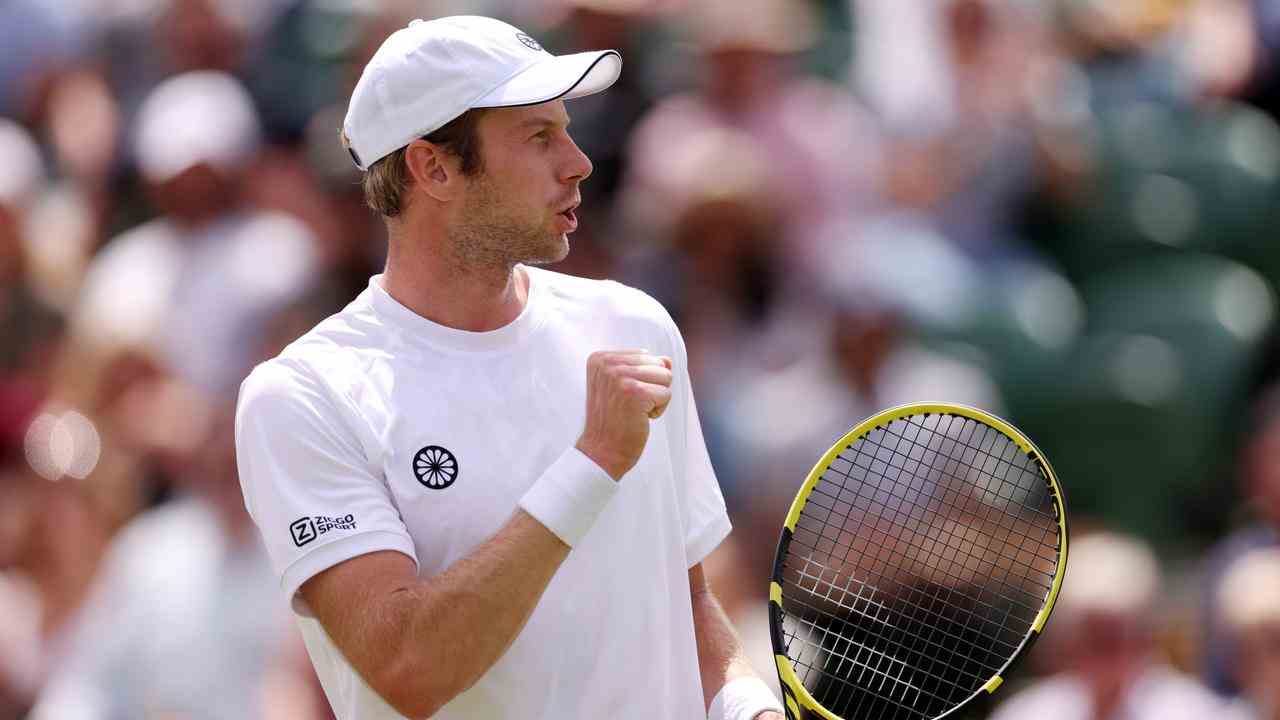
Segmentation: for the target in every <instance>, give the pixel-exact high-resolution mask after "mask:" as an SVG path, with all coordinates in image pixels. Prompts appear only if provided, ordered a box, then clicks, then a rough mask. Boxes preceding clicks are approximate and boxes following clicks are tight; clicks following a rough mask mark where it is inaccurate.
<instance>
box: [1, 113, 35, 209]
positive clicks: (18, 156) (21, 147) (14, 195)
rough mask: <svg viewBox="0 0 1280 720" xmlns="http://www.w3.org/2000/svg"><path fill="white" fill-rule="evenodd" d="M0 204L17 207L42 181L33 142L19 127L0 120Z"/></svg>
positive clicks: (10, 122) (11, 122)
mask: <svg viewBox="0 0 1280 720" xmlns="http://www.w3.org/2000/svg"><path fill="white" fill-rule="evenodd" d="M0 167H3V168H4V172H0V205H12V204H17V205H21V204H23V203H25V202H26V201H28V200H30V199H31V197H30V196H31V195H32V194H34V193H35V191H36V190H37V189H38V188H39V187H40V185H41V184H42V183H43V182H44V180H45V174H44V163H43V162H42V161H41V160H40V150H39V148H37V147H36V142H35V140H34V139H32V137H31V135H30V134H29V133H28V132H27V131H26V130H25V129H23V127H22V126H21V125H19V124H17V123H15V122H13V121H12V120H6V119H5V118H0Z"/></svg>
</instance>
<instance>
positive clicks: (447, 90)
mask: <svg viewBox="0 0 1280 720" xmlns="http://www.w3.org/2000/svg"><path fill="white" fill-rule="evenodd" d="M620 72H622V56H621V55H619V54H618V52H617V51H615V50H597V51H593V52H584V53H577V54H574V55H561V56H556V55H552V54H551V53H549V52H547V51H546V50H543V49H542V46H541V45H539V44H538V42H537V41H536V40H534V39H533V38H531V37H529V36H528V35H526V34H524V33H523V32H521V31H520V30H519V29H518V28H515V27H512V26H511V25H508V24H506V23H504V22H502V21H500V20H494V19H493V18H487V17H479V16H474V15H459V16H455V17H446V18H440V19H439V20H432V21H430V22H426V21H423V20H414V21H413V22H411V23H409V26H408V27H406V28H402V29H400V30H397V31H396V32H394V33H392V34H391V36H390V37H388V38H387V39H386V41H385V42H383V43H382V47H380V48H378V52H376V53H374V55H373V58H372V59H371V60H369V64H368V65H365V67H364V72H363V73H361V75H360V81H359V82H357V83H356V88H355V90H354V91H353V92H352V93H351V105H350V106H349V107H348V108H347V117H346V120H345V121H344V122H343V124H342V133H343V139H344V142H345V143H346V145H347V150H348V151H349V152H350V153H351V157H352V159H353V160H355V162H356V166H357V167H359V168H360V169H361V170H367V169H369V166H370V165H372V164H373V163H375V162H377V161H378V160H381V159H382V158H384V157H386V156H387V155H390V154H391V153H393V152H395V151H396V150H399V149H400V148H402V147H404V146H405V145H408V144H409V143H411V142H413V141H414V140H416V139H418V138H420V137H422V136H424V135H428V134H430V133H432V132H434V131H435V130H438V129H440V128H441V127H443V126H445V125H446V124H448V123H449V121H451V120H453V119H454V118H456V117H458V116H460V115H462V114H463V113H465V112H466V111H468V110H470V109H472V108H486V107H514V106H518V105H537V104H540V103H544V102H550V101H552V100H556V99H560V98H564V99H569V98H575V97H582V96H583V95H591V94H592V93H597V92H600V91H601V90H604V89H606V88H608V87H609V86H610V85H612V84H613V83H614V81H615V80H617V79H618V74H619V73H620Z"/></svg>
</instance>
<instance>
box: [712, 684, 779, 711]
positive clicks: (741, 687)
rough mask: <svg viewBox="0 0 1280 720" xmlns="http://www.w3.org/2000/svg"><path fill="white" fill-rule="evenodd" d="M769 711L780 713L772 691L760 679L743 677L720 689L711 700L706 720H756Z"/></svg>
mask: <svg viewBox="0 0 1280 720" xmlns="http://www.w3.org/2000/svg"><path fill="white" fill-rule="evenodd" d="M771 711H772V712H776V713H779V714H781V713H782V703H780V702H778V699H777V698H776V697H774V694H773V691H772V690H770V689H769V686H768V685H766V684H765V682H764V681H763V680H761V679H760V678H758V677H754V676H744V677H738V678H734V679H732V680H730V681H729V682H727V683H725V684H724V687H722V688H720V692H718V693H716V696H715V697H714V698H712V700H711V707H710V708H709V709H708V711H707V720H757V718H759V717H760V715H761V714H762V713H768V712H771ZM766 717H767V715H766Z"/></svg>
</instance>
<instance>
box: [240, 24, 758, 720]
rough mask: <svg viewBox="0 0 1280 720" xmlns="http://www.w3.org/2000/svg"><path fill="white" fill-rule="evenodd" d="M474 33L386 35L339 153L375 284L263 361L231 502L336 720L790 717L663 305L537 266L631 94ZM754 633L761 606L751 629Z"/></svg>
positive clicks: (499, 30)
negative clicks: (621, 97)
mask: <svg viewBox="0 0 1280 720" xmlns="http://www.w3.org/2000/svg"><path fill="white" fill-rule="evenodd" d="M620 70H621V59H620V57H619V55H618V54H617V53H616V52H614V51H611V50H605V51H599V52H589V53H581V54H576V55H567V56H559V57H557V56H553V55H551V54H549V53H547V52H546V51H544V50H543V49H542V48H541V47H540V46H539V44H538V43H537V41H535V40H534V39H533V38H531V37H529V36H528V35H526V34H524V33H522V32H520V31H519V30H518V29H516V28H514V27H512V26H510V25H507V24H505V23H502V22H499V21H496V20H492V19H488V18H482V17H451V18H444V19H440V20H434V21H431V22H422V21H414V22H413V23H411V24H410V25H409V26H408V27H407V28H404V29H402V30H399V31H397V32H395V33H393V34H392V35H391V36H390V37H389V38H388V39H387V40H386V41H385V42H384V44H383V45H382V47H381V48H380V49H379V50H378V51H377V53H376V54H375V55H374V56H373V58H372V60H370V61H369V64H368V65H367V66H366V67H365V69H364V73H363V75H362V76H361V78H360V80H359V82H358V83H357V85H356V87H355V90H354V92H353V94H352V98H351V104H350V107H349V110H348V113H347V117H346V120H345V122H344V124H343V139H344V142H345V143H346V144H347V146H348V149H349V150H350V152H351V155H352V158H353V159H354V160H355V162H356V164H357V165H358V166H359V167H360V168H361V169H362V170H364V171H365V173H366V174H365V189H366V195H367V196H368V197H369V199H370V204H371V205H373V206H374V207H375V208H376V209H377V210H379V211H380V212H381V213H382V214H383V215H384V216H386V224H387V228H388V233H389V237H390V248H389V253H388V259H387V264H386V269H385V272H384V273H383V274H381V275H378V276H376V277H374V278H372V279H371V281H370V283H369V287H368V289H367V290H365V291H364V292H362V293H361V294H360V296H359V297H357V298H356V299H355V301H354V302H352V303H351V304H350V305H349V306H347V307H346V308H345V309H344V310H342V311H341V312H339V313H338V314H336V315H334V316H332V317H330V318H329V319H327V320H325V321H324V322H322V323H320V325H318V326H317V327H316V328H315V329H313V330H312V331H310V332H309V333H307V334H306V335H304V336H303V337H302V338H300V339H299V340H298V341H296V342H294V343H293V344H292V345H290V346H289V347H288V348H286V349H285V350H284V351H283V352H282V353H281V354H280V356H279V357H277V358H275V359H273V360H271V361H268V362H266V363H264V364H262V365H260V366H259V367H257V368H256V369H255V370H254V371H253V373H252V374H251V375H250V376H249V377H248V379H246V380H245V381H244V384H243V386H242V388H241V392H240V400H239V407H238V411H237V418H236V421H237V423H236V440H237V450H238V458H239V467H240V477H241V484H242V486H243V490H244V496H245V502H246V505H247V506H248V509H249V512H250V513H251V514H252V516H253V518H254V520H255V521H256V523H257V524H258V526H259V528H260V530H261V532H262V534H263V536H264V537H265V539H266V545H267V548H268V550H269V552H270V554H271V557H272V560H273V562H274V565H275V569H276V572H277V573H278V574H279V576H280V582H281V585H282V587H283V589H284V591H285V593H286V594H287V595H288V596H289V598H290V599H291V601H292V603H293V607H294V608H295V610H296V612H297V616H298V622H299V625H300V627H301V630H302V634H303V637H304V639H305V641H306V645H307V648H308V651H309V652H310V655H311V659H312V662H313V663H314V664H315V667H316V671H317V673H318V674H319V677H320V680H321V682H322V683H323V685H324V688H325V692H326V693H327V695H328V698H329V701H330V702H331V703H332V705H333V707H334V710H335V711H336V713H337V716H338V717H339V718H341V719H342V720H357V719H358V720H383V719H384V718H401V717H410V718H425V717H435V718H441V719H442V720H461V719H463V718H465V719H466V720H498V719H500V718H501V719H507V718H522V719H524V718H546V719H548V720H549V719H551V718H556V719H557V720H571V719H575V718H577V719H581V720H587V719H588V718H591V719H592V720H595V719H598V718H609V719H611V720H626V719H635V720H641V719H643V720H651V719H652V718H663V719H664V720H686V719H689V718H701V717H705V716H708V715H709V716H710V717H712V718H716V719H717V720H719V719H721V718H723V719H725V720H751V719H753V718H767V719H769V720H780V718H781V715H780V710H781V708H780V705H779V704H778V702H777V700H776V699H775V698H774V697H773V695H772V694H771V693H770V692H769V690H768V689H767V687H766V686H765V685H764V683H763V682H762V681H761V680H760V679H759V678H758V677H757V676H756V675H755V673H754V672H753V671H752V669H751V668H750V666H749V665H748V664H747V662H746V661H745V660H744V658H743V654H742V650H741V648H740V645H739V641H738V639H737V637H736V635H735V632H734V630H733V628H732V627H731V626H730V624H729V622H728V620H727V618H726V616H725V615H724V613H723V611H722V610H721V608H720V606H719V604H718V602H717V601H716V599H715V596H714V595H713V594H712V592H711V589H710V588H709V587H708V585H707V581H706V579H705V577H704V575H703V571H702V568H701V561H702V560H703V558H705V557H706V556H707V554H708V553H710V552H711V551H712V549H714V548H715V547H716V546H717V545H718V544H719V543H720V542H721V540H723V539H724V538H725V536H726V535H727V534H728V533H729V529H730V525H729V519H728V517H727V515H726V513H725V506H724V501H723V499H722V497H721V494H720V490H719V487H718V485H717V483H716V478H715V476H714V474H713V472H712V468H711V465H710V462H709V461H708V458H707V452H706V448H705V446H704V443H703V439H702V431H701V429H700V427H699V424H698V416H697V412H696V410H695V406H694V399H693V393H692V391H691V389H690V386H689V377H688V372H687V369H686V355H685V348H684V344H683V341H682V340H681V337H680V334H679V332H678V330H677V329H676V326H675V324H674V323H673V322H672V320H671V318H670V317H669V316H668V315H667V313H666V312H665V311H664V310H663V308H662V307H661V306H660V305H659V304H658V303H657V302H655V301H654V300H652V299H651V298H649V297H648V296H646V295H645V294H643V293H641V292H639V291H637V290H633V289H631V288H628V287H625V286H622V285H619V284H617V283H613V282H599V281H591V280H583V279H579V278H574V277H569V276H565V275H561V274H557V273H554V272H550V271H548V270H545V269H540V268H537V267H535V266H536V265H538V264H542V263H549V262H554V261H557V260H560V259H562V258H563V257H565V255H566V253H567V252H568V240H567V234H568V233H571V232H572V231H573V230H574V229H575V227H576V225H577V219H576V218H575V216H574V209H575V207H576V206H577V204H578V202H579V193H578V187H579V184H580V183H581V182H582V181H584V180H586V178H587V176H588V175H590V174H591V162H590V161H589V160H588V159H587V157H586V156H585V155H583V153H582V152H581V151H580V150H579V149H578V147H577V146H576V145H575V144H574V142H573V140H571V139H570V137H569V134H568V132H567V127H568V125H569V116H568V114H567V113H566V109H565V104H564V101H565V100H567V99H570V98H574V97H578V96H582V95H587V94H590V93H595V92H599V91H602V90H604V89H605V88H607V87H609V86H610V85H611V84H612V83H613V82H614V81H615V80H616V79H617V77H618V74H619V72H620ZM762 611H763V610H762Z"/></svg>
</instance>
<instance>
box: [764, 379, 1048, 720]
mask: <svg viewBox="0 0 1280 720" xmlns="http://www.w3.org/2000/svg"><path fill="white" fill-rule="evenodd" d="M913 415H957V416H960V417H965V418H969V419H971V420H976V421H978V422H980V423H982V424H984V425H987V426H988V427H991V428H994V429H995V430H997V431H999V432H1000V433H1001V434H1002V435H1004V436H1005V437H1007V438H1009V439H1010V440H1012V441H1013V442H1014V443H1015V444H1016V445H1017V446H1018V447H1019V448H1021V449H1022V451H1023V452H1025V453H1026V454H1027V456H1028V457H1030V458H1031V459H1032V460H1034V461H1035V462H1036V464H1037V465H1038V466H1039V467H1040V469H1041V470H1042V471H1043V472H1044V476H1045V482H1046V483H1047V484H1048V487H1049V495H1050V497H1052V498H1053V507H1054V514H1055V515H1056V516H1057V520H1058V538H1059V542H1058V567H1057V571H1056V572H1055V573H1054V575H1053V583H1052V584H1051V585H1050V587H1049V594H1048V595H1047V596H1046V597H1045V602H1044V607H1042V608H1040V612H1039V613H1038V614H1037V615H1036V618H1035V620H1034V621H1033V622H1032V624H1031V632H1029V633H1027V636H1026V637H1025V638H1023V640H1022V643H1021V644H1020V645H1019V646H1018V649H1017V650H1016V651H1015V652H1014V653H1013V655H1012V656H1011V657H1010V658H1009V659H1008V660H1007V661H1006V662H1005V664H1004V665H1003V666H1002V667H1001V668H1000V669H999V670H997V671H996V673H995V674H994V675H992V676H991V678H990V679H989V680H987V682H986V683H985V684H984V685H983V686H982V687H980V688H978V690H977V691H976V692H974V694H973V695H971V696H969V697H968V698H966V699H965V700H964V701H963V702H961V703H959V704H958V705H956V706H955V707H954V708H952V709H951V710H948V711H947V712H946V713H944V714H943V715H941V716H939V717H945V716H946V715H950V714H952V713H954V712H956V711H957V710H959V709H961V708H963V707H965V706H967V705H968V704H969V703H971V702H972V701H973V699H974V698H975V697H977V696H978V695H979V694H980V693H982V692H983V691H985V692H986V693H987V694H988V695H990V694H991V693H994V692H995V691H996V689H997V688H999V687H1000V685H1001V684H1002V683H1003V682H1004V674H1005V673H1006V672H1007V671H1008V670H1009V668H1010V666H1011V665H1013V663H1014V661H1016V660H1017V659H1018V658H1020V657H1021V656H1022V655H1023V654H1024V653H1025V652H1026V651H1027V649H1028V648H1029V646H1030V643H1031V641H1032V640H1034V639H1035V638H1036V637H1038V636H1039V635H1040V633H1041V632H1042V631H1043V630H1044V625H1045V623H1046V622H1048V620H1049V613H1051V612H1053V606H1054V603H1056V602H1057V600H1058V591H1059V590H1061V589H1062V578H1063V575H1064V574H1065V573H1066V571H1067V510H1066V503H1065V500H1064V498H1063V492H1062V485H1061V484H1060V483H1059V482H1058V476H1057V475H1056V474H1054V472H1053V468H1052V467H1051V466H1050V465H1049V461H1048V460H1047V459H1046V458H1045V456H1044V453H1042V452H1040V449H1039V448H1038V447H1036V445H1035V443H1033V442H1031V438H1029V437H1027V436H1026V435H1024V434H1023V433H1022V431H1021V430H1019V429H1017V428H1016V427H1014V426H1013V425H1011V424H1009V423H1008V422H1006V421H1005V420H1003V419H1001V418H999V417H996V416H995V415H992V414H991V413H989V412H986V411H985V410H979V409H978V408H975V407H970V406H968V405H960V404H955V403H938V402H927V403H911V404H908V405H899V406H897V407H893V408H889V409H888V410H883V411H881V412H879V413H876V414H875V415H872V416H871V417H869V418H867V419H866V420H863V421H862V422H861V423H859V424H858V425H856V426H854V428H853V429H852V430H850V431H849V432H847V433H845V434H844V436H843V437H841V438H840V439H839V440H837V441H836V442H835V444H833V445H832V446H831V447H830V448H829V449H828V450H827V452H826V453H825V454H824V455H823V456H822V458H821V459H819V460H818V462H816V463H814V466H813V469H811V470H810V471H809V475H808V477H806V478H805V481H804V485H801V486H800V491H799V492H797V493H796V497H795V500H792V501H791V510H790V511H789V512H788V513H787V519H786V521H785V522H783V527H784V528H785V530H784V531H783V536H784V538H790V534H791V533H794V532H795V529H796V523H797V522H798V521H799V520H800V512H801V511H802V510H803V509H804V506H805V504H806V503H807V502H808V501H809V494H810V493H812V492H813V488H814V487H815V486H816V485H817V484H818V480H820V479H821V478H822V473H823V472H825V471H826V469H827V467H829V466H830V465H831V463H832V461H834V460H835V459H836V457H837V456H838V455H839V454H840V453H841V452H843V451H844V450H845V448H847V447H848V446H849V445H851V444H853V443H854V442H855V441H857V440H858V439H860V438H862V437H863V436H864V435H867V434H868V433H870V432H871V431H872V430H875V429H876V428H878V427H881V426H883V425H888V424H889V423H891V422H893V421H894V420H901V419H903V418H906V417H910V416H913ZM783 542H786V541H785V540H784V541H783ZM783 547H784V546H783V544H782V543H780V544H779V550H780V551H781V550H782V549H783ZM781 560H782V557H781V552H779V556H778V558H777V561H776V562H775V564H774V577H773V579H772V580H771V581H770V582H769V603H770V605H772V606H773V607H771V608H770V621H769V623H770V626H771V628H772V634H773V644H774V648H773V651H774V662H775V663H776V664H777V666H778V667H777V669H778V680H779V681H780V682H781V683H782V687H783V696H784V700H785V702H786V706H787V716H788V717H789V718H794V719H795V720H800V718H801V714H800V708H801V707H804V708H805V709H806V710H809V711H811V712H814V713H816V714H817V715H818V716H820V717H822V718H824V720H845V718H841V717H840V716H838V715H836V714H834V713H832V712H831V711H829V710H827V709H826V708H824V707H822V705H820V704H819V703H818V701H817V700H815V699H814V698H813V695H811V694H810V693H809V691H808V690H807V689H806V688H805V686H804V683H802V682H801V681H800V678H799V676H797V675H796V671H795V668H794V667H793V666H792V665H791V660H790V659H789V658H788V657H787V656H786V653H785V652H784V651H783V648H782V647H781V645H780V642H781V637H782V628H781V626H780V623H781V616H782V584H781V580H782V577H781V568H782V564H781Z"/></svg>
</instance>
